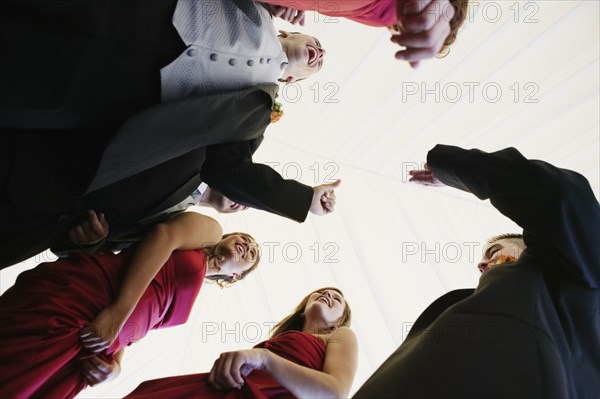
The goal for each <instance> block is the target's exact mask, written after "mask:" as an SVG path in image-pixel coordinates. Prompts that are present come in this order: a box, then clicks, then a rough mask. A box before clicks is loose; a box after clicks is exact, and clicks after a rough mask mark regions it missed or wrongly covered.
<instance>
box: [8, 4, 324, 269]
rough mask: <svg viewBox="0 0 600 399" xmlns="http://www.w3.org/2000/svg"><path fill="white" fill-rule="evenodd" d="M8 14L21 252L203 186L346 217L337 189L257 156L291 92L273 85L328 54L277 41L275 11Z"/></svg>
mask: <svg viewBox="0 0 600 399" xmlns="http://www.w3.org/2000/svg"><path fill="white" fill-rule="evenodd" d="M192 5H195V6H194V7H192V8H190V7H191V6H192ZM0 10H1V11H2V12H0V40H1V41H0V49H1V50H2V53H3V54H5V55H7V57H6V62H2V63H0V64H1V65H0V73H3V76H10V77H11V79H3V80H2V82H1V83H0V85H2V87H1V88H2V90H0V128H1V129H2V131H1V132H0V140H2V142H3V145H2V146H0V147H1V149H0V151H2V154H1V155H2V157H0V158H2V159H3V161H2V162H3V164H2V165H0V185H1V187H0V190H1V192H0V194H1V195H0V221H1V222H2V223H0V225H1V226H2V229H1V231H0V240H2V241H3V242H4V243H6V244H8V243H9V242H12V243H15V242H17V243H18V244H15V245H11V248H13V249H12V250H11V251H16V254H17V255H18V254H21V255H22V254H24V253H30V251H29V252H28V251H25V252H23V251H21V250H20V249H17V248H22V247H23V246H25V247H27V246H28V245H29V244H28V243H31V242H32V237H35V238H36V239H35V240H34V241H36V242H38V245H37V249H39V250H43V249H44V248H45V247H44V245H42V241H43V240H42V241H40V240H39V238H40V236H46V235H48V234H50V232H56V231H57V230H56V229H55V227H56V223H59V224H60V225H61V228H60V229H59V230H60V232H62V233H64V232H65V231H66V230H65V229H66V228H68V227H70V226H71V225H73V223H77V222H79V221H81V218H82V217H85V215H86V214H87V210H88V209H95V210H98V211H99V212H108V213H114V214H118V215H119V217H120V218H121V219H123V220H125V221H127V222H128V223H129V222H134V223H137V222H138V221H140V220H142V219H145V218H146V217H148V216H149V215H152V214H153V213H155V212H157V211H160V210H161V209H166V208H169V207H171V206H173V205H175V204H177V203H179V202H181V201H182V200H184V199H185V198H186V197H188V196H189V195H190V194H191V193H192V192H193V191H194V190H195V189H196V188H197V187H198V185H199V184H200V183H201V182H202V181H204V182H206V183H207V184H209V185H210V186H211V187H213V188H215V189H216V190H218V191H219V192H221V193H223V194H224V195H225V196H227V197H229V198H231V199H232V200H233V201H235V202H236V203H239V204H241V205H246V206H252V207H255V208H258V209H264V210H267V211H269V212H273V213H276V214H280V215H282V216H285V217H289V218H291V219H293V220H296V221H299V222H301V221H303V220H304V219H305V217H306V215H307V213H308V211H309V209H310V210H311V211H312V212H313V213H317V214H326V213H329V212H330V211H332V210H333V203H332V199H331V198H332V197H331V189H332V188H333V187H322V186H317V187H319V188H318V189H316V188H313V187H309V186H306V185H303V184H300V183H298V182H295V181H289V180H284V179H282V178H281V176H279V175H278V174H277V173H275V172H274V171H273V170H272V169H271V168H268V167H266V166H265V165H259V164H254V163H253V162H252V154H253V153H254V152H255V151H256V148H257V147H258V145H259V144H260V142H261V141H262V139H263V133H264V130H265V128H266V126H267V125H268V124H269V116H270V111H271V108H272V106H273V101H274V100H273V98H274V95H275V92H276V90H277V87H276V85H274V84H272V83H271V84H263V83H264V82H272V81H273V80H274V79H276V78H283V79H284V80H287V81H294V80H295V79H301V78H304V77H306V76H308V75H310V74H312V73H314V72H316V71H318V70H319V69H320V67H321V64H322V59H323V56H324V51H323V50H322V48H321V47H320V44H318V42H317V41H316V40H315V39H314V38H312V37H310V36H305V35H298V34H287V33H283V34H282V36H281V37H277V35H276V32H275V31H274V28H273V26H272V23H271V20H270V18H271V17H270V15H269V13H268V11H267V10H266V9H265V8H264V7H263V6H262V5H260V4H257V3H255V2H253V1H249V0H225V1H208V2H207V1H191V0H179V1H177V0H166V1H164V0H160V1H158V0H151V1H136V0H129V1H110V0H107V1H102V2H97V1H91V0H90V1H86V0H83V1H80V2H75V3H73V2H61V1H54V2H52V1H51V2H38V1H34V0H24V1H12V0H9V1H6V2H3V3H2V5H1V6H0ZM186 18H187V23H183V24H182V23H181V20H182V19H183V20H184V21H185V19H186ZM190 21H191V23H189V22H190ZM217 39H219V40H217ZM31 49H35V51H30V50H31ZM232 54H233V55H232ZM288 55H289V56H288ZM40 60H44V68H43V69H40V68H39V63H40ZM254 83H256V85H253V84H254ZM223 143H225V144H223ZM149 182H152V184H151V185H149V184H148V183H149ZM40 198H43V200H40ZM140 201H141V202H143V204H142V203H140ZM318 208H320V209H318ZM111 224H112V223H111ZM32 230H35V231H36V234H34V235H33V236H32V235H31V232H32ZM52 234H53V235H56V234H55V233H52ZM40 246H41V247H40ZM13 255H15V254H14V253H13ZM7 256H8V255H7ZM8 259H12V260H10V261H8V262H14V260H15V259H22V256H16V257H15V256H12V255H11V256H8ZM0 264H1V265H5V264H6V263H5V262H3V261H0Z"/></svg>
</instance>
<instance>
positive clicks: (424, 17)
mask: <svg viewBox="0 0 600 399" xmlns="http://www.w3.org/2000/svg"><path fill="white" fill-rule="evenodd" d="M454 13H455V11H454V7H453V6H452V4H450V1H449V0H396V15H397V17H398V26H399V30H400V33H398V34H393V35H392V38H391V40H392V42H394V43H397V44H399V45H400V46H404V47H406V48H405V49H404V50H400V51H398V52H396V59H399V60H404V61H408V63H409V64H410V66H411V67H413V68H417V67H418V66H419V64H420V62H421V61H422V60H425V59H427V58H432V57H435V56H436V55H437V54H438V53H439V52H440V50H441V48H442V46H443V45H444V42H445V40H446V38H447V37H448V35H449V34H450V20H451V19H452V17H453V16H454Z"/></svg>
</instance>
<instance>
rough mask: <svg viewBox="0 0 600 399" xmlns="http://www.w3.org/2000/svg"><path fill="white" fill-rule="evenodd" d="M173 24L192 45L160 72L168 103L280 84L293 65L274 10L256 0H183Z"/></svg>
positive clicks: (164, 98) (164, 97)
mask: <svg viewBox="0 0 600 399" xmlns="http://www.w3.org/2000/svg"><path fill="white" fill-rule="evenodd" d="M236 3H237V4H236ZM240 8H244V11H246V12H244V11H242V9H240ZM173 25H174V26H175V28H176V29H177V32H178V33H179V35H180V36H181V39H182V40H183V42H184V43H185V44H186V45H187V46H188V47H187V49H186V50H185V51H184V52H183V53H182V54H181V55H180V56H179V57H177V59H175V61H173V62H172V63H171V64H169V65H167V66H166V67H164V68H162V69H161V71H160V75H161V98H162V101H163V102H166V101H171V100H176V99H181V98H185V97H187V96H189V95H192V94H196V95H198V94H203V93H206V92H211V91H213V92H214V91H218V90H232V89H241V88H244V87H247V86H249V85H252V84H256V83H274V82H276V81H277V79H278V78H279V77H280V76H281V73H282V71H283V68H284V67H285V65H286V64H287V57H286V55H285V53H284V52H283V50H282V48H281V44H280V42H279V39H278V37H277V32H276V30H275V27H274V25H273V22H272V20H271V16H270V15H269V12H268V11H267V10H266V9H265V8H264V7H263V6H262V5H260V4H258V3H256V2H254V1H252V0H178V1H177V7H176V9H175V13H174V14H173Z"/></svg>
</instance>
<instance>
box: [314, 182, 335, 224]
mask: <svg viewBox="0 0 600 399" xmlns="http://www.w3.org/2000/svg"><path fill="white" fill-rule="evenodd" d="M341 183H342V181H341V180H339V179H338V180H336V181H334V182H333V183H329V184H321V185H320V186H315V187H313V190H314V192H313V198H312V203H311V205H310V209H309V210H310V212H311V213H314V214H315V215H319V216H322V215H327V214H329V213H331V212H333V211H334V210H335V189H336V188H338V187H339V186H340V184H341Z"/></svg>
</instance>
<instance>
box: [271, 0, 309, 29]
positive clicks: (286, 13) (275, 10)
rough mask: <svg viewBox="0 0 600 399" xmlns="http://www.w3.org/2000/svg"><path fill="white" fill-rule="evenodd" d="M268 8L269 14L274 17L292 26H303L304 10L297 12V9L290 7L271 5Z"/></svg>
mask: <svg viewBox="0 0 600 399" xmlns="http://www.w3.org/2000/svg"><path fill="white" fill-rule="evenodd" d="M269 8H270V9H271V14H273V16H274V17H277V18H281V19H283V20H284V21H287V22H289V23H290V24H292V25H296V24H299V25H300V26H304V20H305V15H304V14H305V11H304V10H298V9H297V8H292V7H284V6H276V5H272V4H269Z"/></svg>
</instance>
